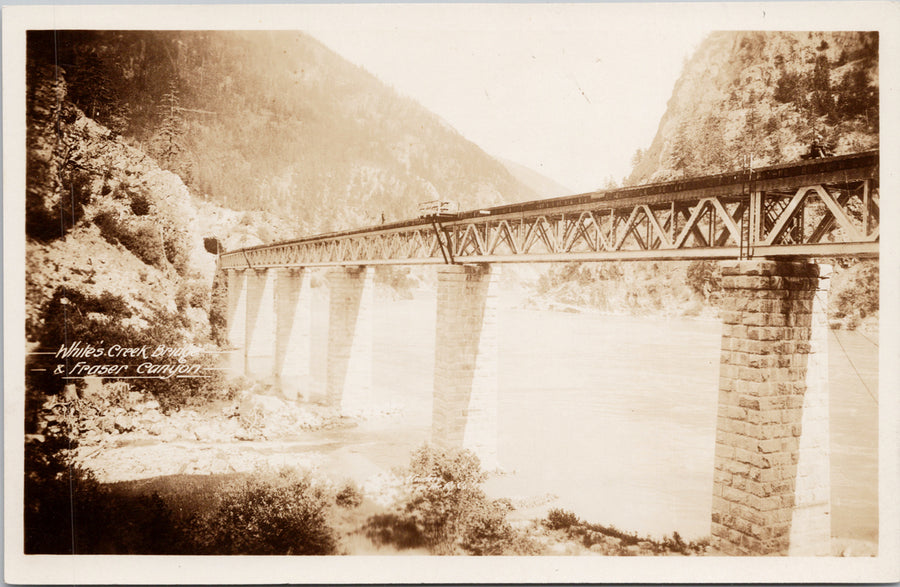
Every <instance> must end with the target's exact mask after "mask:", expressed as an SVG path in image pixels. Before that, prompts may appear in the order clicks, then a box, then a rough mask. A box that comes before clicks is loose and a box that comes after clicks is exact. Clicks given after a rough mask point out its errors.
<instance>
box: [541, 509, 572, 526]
mask: <svg viewBox="0 0 900 587" xmlns="http://www.w3.org/2000/svg"><path fill="white" fill-rule="evenodd" d="M579 523H580V521H579V520H578V516H576V515H575V514H574V513H573V512H570V511H568V510H562V509H559V508H553V509H551V510H550V511H549V512H547V518H546V519H545V520H544V525H545V526H547V527H548V528H550V529H551V530H568V529H569V528H570V527H572V526H576V525H578V524H579Z"/></svg>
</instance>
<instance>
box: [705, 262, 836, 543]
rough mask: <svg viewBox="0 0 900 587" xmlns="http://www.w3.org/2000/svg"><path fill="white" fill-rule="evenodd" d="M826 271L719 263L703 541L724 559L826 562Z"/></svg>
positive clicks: (797, 265)
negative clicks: (711, 466)
mask: <svg viewBox="0 0 900 587" xmlns="http://www.w3.org/2000/svg"><path fill="white" fill-rule="evenodd" d="M830 269H831V268H830V267H829V266H820V265H817V264H815V263H807V262H789V261H740V262H737V261H729V262H724V263H723V264H722V280H723V288H724V300H723V312H722V317H723V330H722V359H721V366H720V377H719V409H718V421H717V426H716V449H715V471H714V481H713V507H712V535H713V539H714V545H715V546H716V547H717V548H718V549H719V550H720V551H722V552H723V553H724V554H729V555H748V554H775V555H806V556H809V555H828V554H830V541H831V516H830V513H831V497H830V494H831V485H830V479H829V476H830V466H829V462H830V450H829V436H828V357H827V334H828V332H827V329H828V323H827V316H826V309H827V308H826V306H827V295H828V286H829V282H830V272H831V271H830Z"/></svg>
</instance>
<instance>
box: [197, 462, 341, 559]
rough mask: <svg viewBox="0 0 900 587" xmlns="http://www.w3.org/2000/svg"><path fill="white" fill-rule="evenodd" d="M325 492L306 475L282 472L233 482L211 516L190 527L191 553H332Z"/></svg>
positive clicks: (333, 538) (334, 546) (334, 542)
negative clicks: (191, 536) (191, 530)
mask: <svg viewBox="0 0 900 587" xmlns="http://www.w3.org/2000/svg"><path fill="white" fill-rule="evenodd" d="M327 512H328V499H327V495H326V492H325V491H323V490H322V488H320V487H318V486H316V485H314V484H313V482H312V481H311V479H310V477H309V476H308V475H300V474H298V473H297V472H295V471H294V470H291V469H283V470H281V471H280V472H278V473H277V474H275V475H266V476H261V475H259V474H256V475H252V476H251V477H249V478H248V479H246V480H244V481H242V482H238V483H236V484H233V485H232V486H231V487H229V488H228V489H227V490H226V492H225V493H224V495H222V496H221V497H220V499H219V503H218V505H217V507H215V508H214V509H213V510H212V511H211V512H208V513H206V514H201V515H200V516H198V517H197V518H196V519H195V520H194V522H193V524H192V528H193V534H194V538H193V544H192V546H193V551H194V552H193V553H195V554H216V555H228V554H244V555H323V554H334V553H335V552H336V550H337V538H336V535H335V532H334V530H333V529H332V528H331V527H330V526H329V524H328V521H327Z"/></svg>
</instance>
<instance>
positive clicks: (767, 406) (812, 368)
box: [219, 151, 880, 555]
mask: <svg viewBox="0 0 900 587" xmlns="http://www.w3.org/2000/svg"><path fill="white" fill-rule="evenodd" d="M878 171H879V157H878V151H869V152H865V153H857V154H853V155H843V156H839V157H825V158H820V159H815V160H808V161H803V162H800V163H791V164H786V165H776V166H772V167H765V168H760V169H756V170H743V171H737V172H733V173H724V174H720V175H712V176H707V177H699V178H693V179H684V180H679V181H670V182H665V183H658V184H652V185H644V186H639V187H628V188H621V189H613V190H606V191H603V192H595V193H588V194H581V195H575V196H570V197H563V198H552V199H546V200H538V201H533V202H524V203H520V204H511V205H506V206H496V207H491V208H484V209H480V210H472V211H468V212H462V213H457V211H456V210H453V209H448V208H450V207H445V206H444V204H445V203H438V204H437V205H436V206H435V207H433V208H431V209H430V210H426V214H425V215H423V216H420V217H419V218H416V219H411V220H407V221H402V222H392V223H389V224H382V225H380V226H375V227H369V228H363V229H359V230H347V231H343V232H335V233H330V234H323V235H318V236H311V237H307V238H301V239H297V240H293V241H289V242H281V243H276V244H269V245H262V246H258V247H251V248H246V249H241V250H237V251H229V252H227V253H223V254H221V255H220V257H219V268H220V269H221V270H223V271H225V273H226V274H227V284H228V285H227V288H228V297H227V309H226V321H227V327H228V332H227V337H228V347H229V352H228V355H227V356H228V361H229V365H230V369H231V371H232V372H233V373H235V374H239V375H248V376H250V377H258V378H263V379H266V380H271V381H274V383H275V384H276V386H277V387H278V388H279V389H281V391H282V393H283V394H284V395H285V396H286V397H288V398H291V399H296V398H297V397H299V396H301V395H303V396H305V397H307V398H308V397H309V396H310V393H311V392H310V390H311V389H313V388H316V389H318V383H316V384H315V385H313V378H312V376H311V362H312V356H313V354H312V344H313V343H312V341H313V340H327V343H325V344H324V345H323V346H324V347H325V348H324V350H325V355H326V357H325V360H324V362H325V365H324V367H325V378H324V379H325V381H324V388H323V389H322V393H320V394H318V395H320V396H324V398H325V401H326V402H327V403H329V404H330V405H332V406H335V407H336V408H337V409H339V410H341V412H344V413H348V414H352V413H360V412H365V410H367V409H371V406H372V403H373V401H374V400H373V398H374V397H375V396H374V394H373V392H372V389H373V384H372V374H373V365H374V362H375V354H374V351H373V349H374V348H375V347H376V346H377V345H378V344H380V343H378V342H376V341H378V340H379V336H377V335H378V333H377V332H376V330H377V328H376V326H375V324H376V321H375V319H374V316H375V314H376V313H377V312H378V311H379V303H380V302H378V301H377V300H376V296H375V295H374V289H375V272H376V267H375V266H377V265H390V264H394V265H397V264H428V263H431V264H435V266H436V268H437V270H436V273H437V279H436V281H435V288H436V292H435V294H436V295H435V296H434V299H435V312H436V320H435V330H436V332H435V343H434V344H435V350H434V352H435V361H434V372H433V377H434V385H433V389H432V417H431V441H432V442H433V443H435V444H436V445H438V446H443V447H449V448H466V449H469V450H472V451H473V452H475V454H477V455H478V457H479V458H480V459H481V462H482V463H483V464H484V465H485V467H486V468H492V467H496V466H498V464H499V462H500V461H499V456H498V450H497V444H498V442H497V422H498V410H499V409H500V408H499V406H498V401H497V398H498V395H497V394H498V389H499V374H498V373H499V372H498V364H499V356H500V355H501V354H502V349H500V345H499V342H498V341H499V339H500V337H499V336H498V332H499V331H500V329H501V328H502V325H501V324H500V322H501V319H500V318H501V316H502V315H503V312H502V311H501V310H502V307H503V305H504V301H503V288H501V287H500V272H501V270H502V267H503V264H504V263H510V262H553V261H566V262H572V261H603V260H640V259H645V260H668V259H672V260H677V259H719V260H720V266H721V272H722V280H721V286H722V295H721V299H720V301H719V302H718V310H719V315H720V317H721V321H722V345H721V356H720V361H719V384H718V412H717V419H716V435H715V449H714V470H713V479H712V481H713V487H712V493H713V495H712V510H711V529H710V532H711V534H712V536H713V541H714V545H715V546H716V548H717V549H718V550H719V551H720V552H723V553H725V554H736V555H739V554H792V555H828V554H830V540H831V492H830V487H831V485H830V483H831V482H830V459H831V456H830V454H831V453H830V436H829V426H830V424H829V421H830V420H829V400H828V353H827V346H828V345H827V335H828V320H827V299H828V290H829V287H830V274H831V269H830V266H828V265H827V264H823V263H820V262H819V261H818V260H817V259H823V258H828V257H875V256H877V255H878V250H879V249H878V244H879V211H880V205H879V189H878ZM316 267H329V269H328V271H327V278H326V279H324V280H318V279H317V280H313V279H311V272H312V271H311V270H312V269H313V268H316ZM314 281H315V282H316V283H314ZM321 287H324V288H326V289H327V299H328V303H327V309H326V308H324V307H319V308H318V309H317V310H316V309H314V307H313V302H312V300H313V298H314V296H313V294H312V289H313V288H321ZM315 312H320V313H322V314H324V313H327V316H323V315H317V319H315V320H314V319H313V318H312V316H313V314H314V313H315ZM318 318H323V319H321V320H320V319H318ZM324 318H327V320H325V319H324ZM596 352H597V353H603V352H605V349H596ZM710 391H712V390H710ZM598 392H600V393H602V382H598ZM541 409H545V408H543V407H541ZM711 453H712V451H711ZM711 456H713V455H712V454H711ZM611 474H614V473H611Z"/></svg>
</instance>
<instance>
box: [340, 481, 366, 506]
mask: <svg viewBox="0 0 900 587" xmlns="http://www.w3.org/2000/svg"><path fill="white" fill-rule="evenodd" d="M334 502H335V503H336V504H337V505H339V506H340V507H342V508H348V509H353V508H358V507H359V506H360V505H362V502H363V495H362V492H361V491H360V490H359V487H357V485H356V483H354V482H353V481H347V482H346V483H344V485H343V486H342V487H341V488H340V489H339V490H338V492H337V494H336V495H335V496H334Z"/></svg>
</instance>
